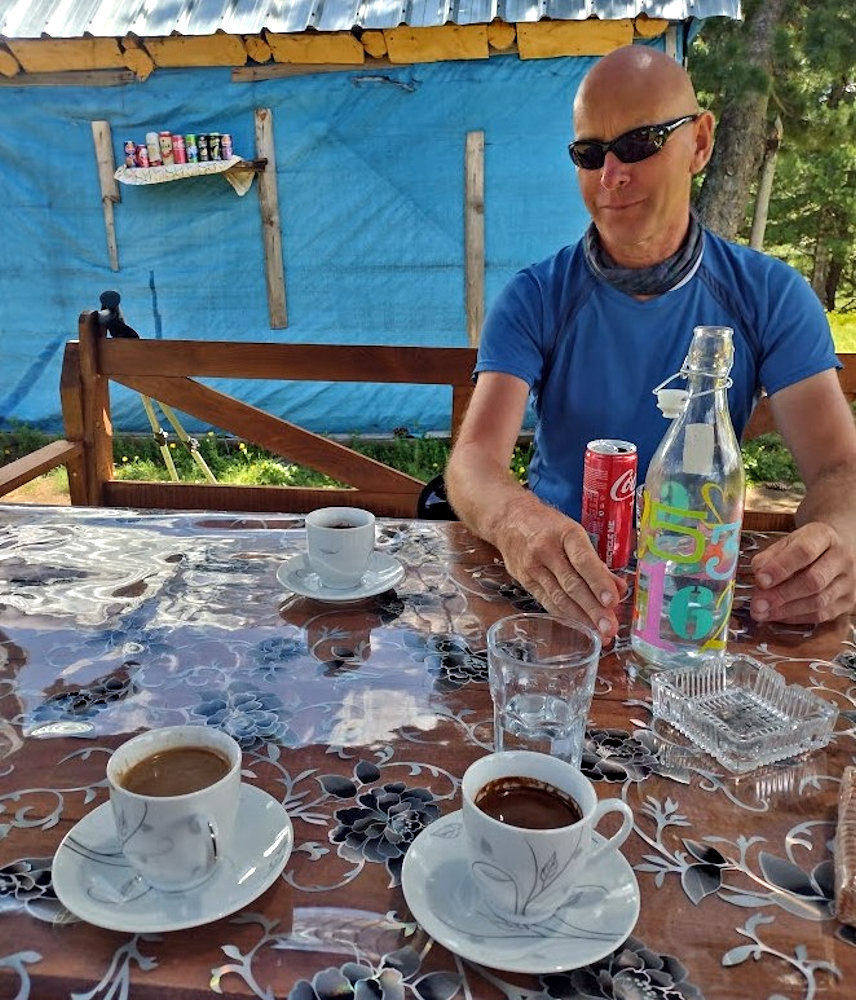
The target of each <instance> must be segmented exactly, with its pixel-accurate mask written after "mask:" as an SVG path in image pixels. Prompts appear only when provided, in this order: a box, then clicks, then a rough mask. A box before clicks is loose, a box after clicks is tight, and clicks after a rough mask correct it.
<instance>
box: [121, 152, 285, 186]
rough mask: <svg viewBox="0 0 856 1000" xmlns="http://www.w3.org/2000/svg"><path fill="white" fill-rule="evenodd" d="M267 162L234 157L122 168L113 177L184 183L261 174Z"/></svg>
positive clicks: (133, 181)
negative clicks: (224, 176)
mask: <svg viewBox="0 0 856 1000" xmlns="http://www.w3.org/2000/svg"><path fill="white" fill-rule="evenodd" d="M266 165H267V160H244V159H242V158H241V157H240V156H233V157H231V158H230V159H228V160H207V161H205V162H204V163H170V164H167V165H166V166H159V167H126V166H124V165H123V166H121V167H119V169H118V170H117V171H116V172H115V174H114V175H113V176H114V177H115V178H116V180H117V181H119V182H121V183H122V184H166V183H168V182H169V181H182V180H187V179H188V178H190V177H206V176H208V175H210V174H226V173H231V172H232V171H234V172H235V173H242V174H245V173H253V174H255V173H259V172H260V171H262V170H264V169H265V166H266Z"/></svg>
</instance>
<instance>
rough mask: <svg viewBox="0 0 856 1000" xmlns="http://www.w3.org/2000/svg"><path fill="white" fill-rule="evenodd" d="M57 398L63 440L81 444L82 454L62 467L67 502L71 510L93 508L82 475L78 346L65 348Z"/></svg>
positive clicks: (72, 343)
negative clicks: (60, 408) (70, 504)
mask: <svg viewBox="0 0 856 1000" xmlns="http://www.w3.org/2000/svg"><path fill="white" fill-rule="evenodd" d="M59 397H60V403H61V405H62V421H63V424H64V425H65V436H66V438H67V439H68V440H69V441H81V442H82V443H83V454H82V455H81V456H80V457H76V458H74V459H72V460H71V461H69V462H66V463H65V467H66V469H67V471H68V495H69V499H70V500H71V502H72V503H73V504H74V505H75V506H86V505H87V504H95V503H97V497H90V496H89V493H88V489H89V480H88V476H87V474H86V421H85V418H84V415H83V385H82V379H81V375H80V344H79V343H76V342H75V341H73V340H72V341H69V342H68V343H67V344H66V345H65V353H64V354H63V359H62V371H61V373H60V378H59Z"/></svg>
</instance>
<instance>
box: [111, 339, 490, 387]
mask: <svg viewBox="0 0 856 1000" xmlns="http://www.w3.org/2000/svg"><path fill="white" fill-rule="evenodd" d="M475 360H476V352H475V350H474V349H473V348H470V347H410V346H389V345H377V344H279V343H277V344H272V343H260V342H257V341H256V342H241V341H230V340H219V341H218V340H207V341H205V340H142V339H141V340H130V339H129V340H112V339H111V340H105V341H102V343H101V345H100V353H99V363H100V365H101V371H102V372H103V373H104V374H105V375H109V376H110V377H111V378H117V377H119V376H126V375H128V376H129V375H170V376H177V375H187V376H209V377H213V378H263V379H283V380H295V381H319V382H327V381H330V382H400V383H406V384H412V385H460V386H470V385H471V376H472V370H473V366H474V365H475Z"/></svg>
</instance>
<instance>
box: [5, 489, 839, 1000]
mask: <svg viewBox="0 0 856 1000" xmlns="http://www.w3.org/2000/svg"><path fill="white" fill-rule="evenodd" d="M304 540H305V534H304V529H303V523H302V519H301V518H300V517H296V516H281V517H268V518H266V519H264V520H261V519H259V518H258V517H256V516H253V515H245V516H235V515H225V514H187V513H181V514H163V513H144V512H133V511H119V510H88V509H72V508H49V507H31V506H0V997H15V998H17V1000H50V998H53V997H72V996H73V997H79V998H86V1000H89V998H92V1000H95V998H102V997H103V998H125V997H142V998H146V997H158V998H171V997H172V998H174V1000H187V998H191V997H203V996H216V995H220V994H225V995H236V996H243V997H247V996H252V997H259V998H266V1000H267V998H277V1000H279V998H290V1000H315V998H317V1000H334V998H335V1000H339V998H349V997H354V998H355V1000H356V998H359V1000H363V998H369V997H378V998H384V1000H403V998H405V997H407V998H421V1000H451V998H452V997H460V998H461V1000H470V998H474V997H478V998H480V997H491V998H502V997H505V998H507V1000H547V998H550V997H552V998H555V1000H560V998H567V1000H571V998H574V1000H576V998H599V1000H643V998H664V1000H676V998H696V997H705V998H708V1000H738V998H742V997H746V998H752V1000H757V998H771V1000H772V998H774V997H775V998H779V997H787V998H805V1000H810V998H815V997H844V996H847V995H849V993H848V991H849V990H851V989H852V985H850V986H848V982H849V983H851V984H852V982H853V981H854V980H856V932H854V931H853V929H852V928H848V927H846V926H843V925H841V924H839V923H838V922H837V921H836V919H835V916H834V905H833V866H832V854H831V849H832V838H833V836H834V832H835V820H836V800H837V793H838V786H839V782H840V778H841V773H842V771H843V769H844V767H845V766H846V765H848V764H851V763H854V762H856V755H854V748H856V743H854V740H853V734H854V720H856V645H854V630H853V622H852V621H851V620H839V621H838V622H836V623H834V624H831V625H827V626H823V627H820V628H816V629H811V628H806V627H799V628H788V627H769V626H758V625H756V624H755V623H753V622H752V621H751V620H750V619H749V616H748V610H747V603H748V602H747V598H746V594H747V586H746V585H745V570H746V563H747V561H748V558H749V557H750V556H751V553H752V551H753V550H754V549H756V548H757V547H758V546H759V545H764V544H766V540H765V539H764V538H763V537H762V536H748V535H747V536H744V540H743V541H744V546H743V556H742V562H743V566H742V574H743V575H742V577H741V583H740V585H739V587H738V596H737V599H736V602H735V609H734V614H733V617H732V623H731V634H730V647H731V648H734V649H740V650H743V651H745V652H748V653H750V654H751V655H752V656H754V657H755V658H757V659H759V660H760V661H762V662H764V663H766V664H769V665H771V666H774V667H775V668H776V669H778V670H780V671H781V672H782V673H783V674H785V675H786V677H787V678H788V680H790V681H794V680H798V681H799V682H800V683H801V684H803V685H805V686H806V687H808V688H810V689H811V690H813V691H814V692H815V693H818V694H820V695H821V696H822V697H825V698H827V699H829V700H831V701H833V702H834V703H835V704H836V705H837V706H838V707H839V710H840V715H839V721H838V724H837V727H836V732H835V736H834V738H833V740H832V742H831V743H830V744H829V746H827V747H826V748H825V749H823V750H821V751H818V752H816V753H814V754H812V755H810V756H808V757H806V758H803V759H800V760H797V761H784V762H782V763H780V764H778V765H770V766H767V767H764V768H760V769H758V770H756V771H753V772H751V773H749V774H747V775H742V776H735V775H731V774H729V773H728V772H726V771H724V770H723V769H722V768H721V767H720V766H719V765H717V763H716V762H715V761H713V760H712V759H711V758H709V757H707V756H705V755H704V754H700V753H697V752H695V751H694V750H693V748H692V747H690V746H689V745H688V743H687V741H686V740H683V739H682V738H681V737H680V736H679V734H677V733H675V732H674V731H673V730H670V729H669V727H665V726H664V725H663V724H662V723H660V722H657V721H655V720H654V719H653V718H652V713H651V697H650V687H649V683H648V680H649V679H648V677H647V675H646V669H645V668H644V666H642V665H641V664H639V663H637V662H636V660H635V658H634V655H633V653H632V652H631V650H630V646H629V639H628V628H629V612H630V602H629V600H628V601H627V602H625V605H624V609H623V611H624V617H623V626H622V630H621V634H620V635H619V638H618V640H617V642H616V643H615V645H614V647H613V648H612V649H610V650H608V651H607V652H606V653H605V654H604V656H603V658H602V660H601V665H600V671H599V676H598V683H597V689H596V693H595V698H594V702H593V705H592V712H591V719H590V724H589V728H588V730H587V733H586V745H585V754H584V759H583V770H584V771H585V773H586V774H587V775H588V776H589V777H590V778H591V779H592V781H594V783H595V786H596V788H597V790H598V794H599V795H601V796H621V797H623V798H624V799H625V800H626V801H627V802H628V803H629V804H630V805H631V807H632V808H633V810H634V815H635V825H634V832H633V833H632V834H631V836H630V838H629V840H628V841H627V843H626V844H625V846H624V848H623V853H624V855H625V857H626V858H627V859H628V861H629V862H630V864H631V865H632V866H633V869H634V872H635V875H636V878H637V880H638V883H639V888H640V891H641V912H640V916H639V919H638V921H637V923H636V926H635V928H634V929H633V931H632V933H631V936H630V937H629V938H627V940H625V941H622V942H615V948H614V949H613V951H611V952H610V953H609V954H608V955H606V956H605V957H604V958H602V959H601V960H599V961H597V962H595V963H593V964H591V965H588V966H585V967H583V968H578V969H574V970H570V971H565V972H560V973H550V974H542V975H521V974H517V973H507V972H500V971H496V970H493V969H490V968H487V967H486V966H483V965H481V964H479V963H478V962H475V961H473V960H471V959H466V960H465V959H462V958H461V957H459V956H457V955H455V954H452V953H451V952H450V951H448V950H446V948H444V947H442V946H441V945H439V944H437V943H436V942H433V941H432V940H431V939H430V938H429V937H428V936H427V935H426V934H425V933H424V932H423V931H422V930H421V928H420V927H419V926H418V924H417V922H416V921H415V920H414V918H413V916H412V914H411V913H410V912H409V910H408V907H407V903H406V901H405V899H404V895H403V893H402V889H401V869H402V863H403V860H404V858H405V855H406V853H407V850H408V847H409V845H410V844H411V843H412V842H413V839H414V838H415V837H416V836H417V835H418V834H419V833H420V832H421V830H422V829H424V828H425V827H426V826H428V825H429V824H431V823H432V822H433V821H434V820H436V819H437V818H439V817H441V816H445V815H448V814H450V813H452V812H454V811H455V810H457V809H458V808H459V807H460V789H459V785H460V777H461V775H462V774H463V771H464V769H465V768H466V766H467V764H468V763H469V762H470V761H472V760H473V759H475V758H476V757H478V756H479V755H481V754H483V753H484V752H486V751H488V750H490V749H492V745H493V727H492V716H491V708H490V696H489V692H488V688H487V664H486V659H485V639H484V636H485V630H486V628H487V627H488V626H489V625H490V624H491V623H492V622H493V621H495V620H496V619H497V618H499V617H502V616H503V615H505V614H509V613H511V612H513V611H514V610H528V609H537V605H535V603H534V602H533V600H532V598H531V597H530V596H529V595H528V594H527V593H526V592H525V591H523V590H521V588H519V587H518V586H517V585H516V584H515V583H514V582H513V581H511V580H510V579H509V577H508V576H507V574H506V573H505V570H504V567H503V565H502V563H501V561H500V560H499V559H498V556H497V553H496V552H495V551H494V550H493V549H491V548H490V547H489V546H486V545H484V544H483V543H481V542H480V541H478V540H476V539H474V538H473V537H472V536H471V535H470V534H469V533H468V532H467V531H466V529H464V528H463V527H462V526H461V525H459V524H454V523H443V522H424V521H395V520H380V521H379V522H378V534H377V544H378V548H379V549H381V550H383V551H384V552H385V553H387V554H388V555H390V556H392V557H394V558H396V559H398V560H399V561H400V562H401V563H402V564H403V565H404V567H405V570H406V574H405V576H404V579H403V580H402V582H401V583H400V584H398V585H397V587H396V588H395V589H394V590H391V591H388V592H386V593H384V594H381V595H378V596H375V597H371V598H368V599H366V600H363V601H359V602H355V603H337V604H331V603H321V602H318V601H315V600H312V599H309V598H304V597H300V596H299V595H296V594H293V593H290V592H289V591H287V590H285V589H283V587H282V585H281V584H279V583H278V582H277V578H276V572H277V569H278V567H279V566H280V565H281V564H282V562H283V561H284V560H285V559H286V558H287V557H288V556H290V555H293V554H294V553H296V552H299V551H300V550H301V549H302V547H303V544H304ZM185 722H187V723H194V724H198V725H201V726H215V727H218V728H221V729H224V730H226V731H227V732H229V733H231V734H232V735H233V736H234V737H235V738H236V739H237V740H238V741H239V742H240V744H241V746H242V747H243V749H244V768H245V780H246V781H247V782H249V783H252V784H255V785H257V786H258V787H259V788H262V789H264V790H265V791H266V792H268V793H269V794H271V795H272V796H274V797H275V798H276V799H277V800H278V801H279V802H280V803H282V805H283V806H284V807H285V809H286V811H287V813H288V815H289V817H290V818H291V821H292V823H293V826H294V834H295V842H294V850H293V852H292V855H291V857H290V858H289V860H288V863H287V864H286V867H285V870H284V872H283V874H282V875H281V876H280V877H279V878H278V879H277V881H276V883H275V884H274V885H273V886H272V887H271V888H270V889H268V890H267V891H266V892H264V894H263V895H261V896H260V897H259V898H258V899H257V900H255V901H254V902H253V903H252V904H251V905H249V906H247V907H245V908H244V909H243V910H242V911H240V912H237V913H234V914H232V915H230V916H227V917H224V918H223V919H221V920H218V921H216V922H214V923H211V924H207V925H204V926H200V927H196V928H192V929H189V930H182V931H175V932H169V933H163V934H151V933H127V932H119V931H111V930H103V929H99V928H97V927H94V926H91V925H89V924H86V923H84V922H81V921H79V920H77V918H75V917H74V916H73V915H72V914H70V913H69V912H68V911H67V910H65V908H64V907H63V906H62V905H61V904H60V902H59V900H58V899H57V897H56V895H55V893H54V891H53V887H52V882H51V865H52V859H53V855H54V852H55V851H56V849H57V846H58V845H59V843H60V841H61V840H62V838H63V836H64V835H65V834H66V833H67V832H68V831H69V830H70V829H71V828H72V827H73V826H74V824H75V823H76V822H77V821H78V820H80V819H81V817H83V816H84V815H86V814H87V813H89V812H90V811H91V810H92V809H94V808H95V807H97V806H98V805H100V804H101V803H103V802H105V801H107V791H106V781H105V776H104V767H105V762H106V759H107V756H108V755H109V753H110V752H111V751H112V750H113V749H114V748H115V747H116V746H117V745H118V744H119V743H120V742H121V741H122V740H124V739H125V738H127V737H128V736H129V735H130V734H132V733H134V732H137V731H139V730H141V729H145V728H151V727H154V726H163V725H170V724H175V723H185ZM581 933H583V932H581Z"/></svg>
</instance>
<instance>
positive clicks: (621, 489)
mask: <svg viewBox="0 0 856 1000" xmlns="http://www.w3.org/2000/svg"><path fill="white" fill-rule="evenodd" d="M635 492H636V470H635V469H627V471H626V472H622V473H621V475H620V476H619V477H618V479H616V480H615V482H614V483H613V484H612V488H611V489H610V491H609V495H610V497H611V498H612V499H613V500H614V501H615V502H616V503H620V502H621V501H622V500H627V499H629V498H630V497H632V496H633V494H634V493H635Z"/></svg>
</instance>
